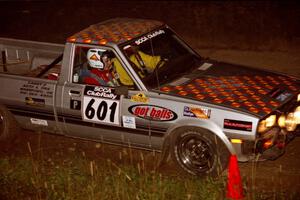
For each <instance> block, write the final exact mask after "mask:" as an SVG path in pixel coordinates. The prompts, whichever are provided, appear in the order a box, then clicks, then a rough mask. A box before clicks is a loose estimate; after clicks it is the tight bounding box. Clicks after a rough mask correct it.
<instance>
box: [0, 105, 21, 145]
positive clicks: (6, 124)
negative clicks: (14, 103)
mask: <svg viewBox="0 0 300 200" xmlns="http://www.w3.org/2000/svg"><path fill="white" fill-rule="evenodd" d="M17 131H19V126H18V124H17V122H16V120H15V118H14V116H13V115H12V114H11V113H10V112H9V110H7V108H6V107H5V106H3V105H0V142H3V141H5V142H10V141H12V140H13V139H14V138H15V136H16V133H17Z"/></svg>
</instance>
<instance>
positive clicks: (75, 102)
mask: <svg viewBox="0 0 300 200" xmlns="http://www.w3.org/2000/svg"><path fill="white" fill-rule="evenodd" d="M70 108H71V109H73V110H81V101H79V100H74V99H71V100H70Z"/></svg>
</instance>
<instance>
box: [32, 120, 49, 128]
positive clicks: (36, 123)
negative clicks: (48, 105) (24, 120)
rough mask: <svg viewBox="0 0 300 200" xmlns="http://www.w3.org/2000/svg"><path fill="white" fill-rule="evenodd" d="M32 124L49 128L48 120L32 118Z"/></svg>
mask: <svg viewBox="0 0 300 200" xmlns="http://www.w3.org/2000/svg"><path fill="white" fill-rule="evenodd" d="M30 122H31V123H32V124H35V125H40V126H48V122H47V120H43V119H36V118H30Z"/></svg>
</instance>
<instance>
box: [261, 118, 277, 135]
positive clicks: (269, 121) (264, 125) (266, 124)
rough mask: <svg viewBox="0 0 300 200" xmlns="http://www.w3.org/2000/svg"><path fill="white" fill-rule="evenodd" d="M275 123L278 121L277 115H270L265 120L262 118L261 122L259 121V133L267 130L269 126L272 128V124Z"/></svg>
mask: <svg viewBox="0 0 300 200" xmlns="http://www.w3.org/2000/svg"><path fill="white" fill-rule="evenodd" d="M275 123H276V115H270V116H269V117H268V118H266V119H265V120H262V121H261V122H259V124H258V129H257V131H258V132H259V133H262V132H265V131H267V130H268V129H269V128H271V127H272V126H274V125H275Z"/></svg>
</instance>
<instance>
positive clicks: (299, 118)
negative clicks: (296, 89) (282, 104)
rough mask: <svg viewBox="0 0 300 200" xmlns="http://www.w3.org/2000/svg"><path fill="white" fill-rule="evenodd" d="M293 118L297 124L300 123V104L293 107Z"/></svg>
mask: <svg viewBox="0 0 300 200" xmlns="http://www.w3.org/2000/svg"><path fill="white" fill-rule="evenodd" d="M298 96H299V95H298ZM294 118H295V121H296V123H297V124H300V106H298V107H297V108H296V109H295V112H294Z"/></svg>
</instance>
